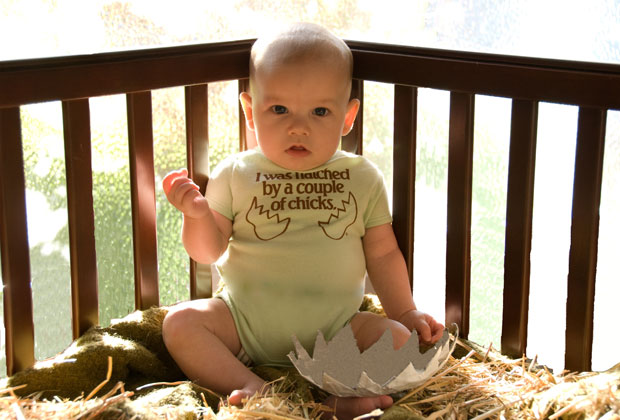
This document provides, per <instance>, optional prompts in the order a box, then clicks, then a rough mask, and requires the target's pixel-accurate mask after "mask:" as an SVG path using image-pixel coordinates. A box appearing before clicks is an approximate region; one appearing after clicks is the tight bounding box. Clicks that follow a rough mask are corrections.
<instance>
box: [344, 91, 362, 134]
mask: <svg viewBox="0 0 620 420" xmlns="http://www.w3.org/2000/svg"><path fill="white" fill-rule="evenodd" d="M359 109H360V100H359V99H351V100H350V101H349V104H348V105H347V113H346V114H345V116H344V126H343V127H342V135H343V136H346V135H347V134H349V132H350V131H351V129H352V128H353V123H354V122H355V117H356V116H357V111H359Z"/></svg>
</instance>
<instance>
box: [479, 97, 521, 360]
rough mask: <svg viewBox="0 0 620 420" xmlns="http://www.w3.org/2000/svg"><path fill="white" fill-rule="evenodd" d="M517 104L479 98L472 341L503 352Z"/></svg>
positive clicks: (507, 100) (508, 101)
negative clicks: (514, 107)
mask: <svg viewBox="0 0 620 420" xmlns="http://www.w3.org/2000/svg"><path fill="white" fill-rule="evenodd" d="M511 105H512V101H510V100H509V99H503V98H493V97H489V96H480V95H478V96H476V111H475V114H474V115H475V124H474V126H475V133H474V170H473V180H472V222H471V225H472V226H471V230H472V237H471V315H470V336H469V338H470V339H472V340H474V341H475V342H477V343H478V344H481V345H485V346H486V345H489V344H490V343H493V344H494V347H495V348H499V347H500V341H501V330H502V310H503V296H504V245H505V237H506V235H505V233H506V189H507V184H508V155H509V153H508V152H509V149H510V117H511Z"/></svg>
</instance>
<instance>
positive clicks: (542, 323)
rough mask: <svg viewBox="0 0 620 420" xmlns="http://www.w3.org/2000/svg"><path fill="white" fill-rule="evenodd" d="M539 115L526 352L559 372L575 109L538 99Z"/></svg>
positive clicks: (564, 303)
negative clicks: (542, 101)
mask: <svg viewBox="0 0 620 420" xmlns="http://www.w3.org/2000/svg"><path fill="white" fill-rule="evenodd" d="M538 115H539V116H538V140H537V144H536V174H535V177H534V179H535V181H534V215H533V221H532V252H531V282H530V300H529V323H528V346H527V354H528V355H529V356H530V357H533V356H534V355H538V356H539V359H538V360H539V361H540V362H541V363H543V364H546V365H547V366H550V367H551V368H554V369H559V370H560V371H561V370H562V369H563V368H564V349H565V345H564V339H565V333H564V331H565V328H566V296H567V291H566V290H567V285H566V284H567V283H566V281H567V280H566V279H567V277H568V254H569V249H570V233H571V232H570V229H571V210H572V198H573V175H574V171H575V145H576V138H577V137H576V135H577V134H576V133H577V108H576V107H572V106H566V105H554V104H548V103H542V104H540V107H539V112H538Z"/></svg>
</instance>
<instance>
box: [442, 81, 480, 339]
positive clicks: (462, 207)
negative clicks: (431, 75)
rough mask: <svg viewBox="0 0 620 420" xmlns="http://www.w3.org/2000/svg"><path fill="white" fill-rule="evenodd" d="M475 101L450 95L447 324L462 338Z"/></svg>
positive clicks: (466, 300) (468, 267)
mask: <svg viewBox="0 0 620 420" xmlns="http://www.w3.org/2000/svg"><path fill="white" fill-rule="evenodd" d="M474 98H475V97H474V95H473V94H467V93H456V92H452V93H451V94H450V133H449V144H450V146H449V147H450V150H449V156H448V233H447V242H446V247H447V250H446V325H450V324H452V323H456V324H457V325H458V326H459V334H460V336H461V337H464V338H467V336H468V335H469V301H470V296H469V291H470V270H471V252H470V248H471V199H472V195H471V188H472V173H473V150H474Z"/></svg>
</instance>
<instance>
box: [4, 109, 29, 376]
mask: <svg viewBox="0 0 620 420" xmlns="http://www.w3.org/2000/svg"><path fill="white" fill-rule="evenodd" d="M0 256H1V260H2V282H3V285H4V290H3V296H4V326H5V329H6V331H5V337H6V367H7V375H9V376H10V375H13V374H15V373H17V372H19V371H21V370H24V369H26V368H27V367H30V366H32V365H33V364H34V321H33V312H32V288H31V286H30V247H29V246H28V226H27V221H26V180H25V176H24V157H23V152H22V137H21V120H20V112H19V108H8V109H0Z"/></svg>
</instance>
